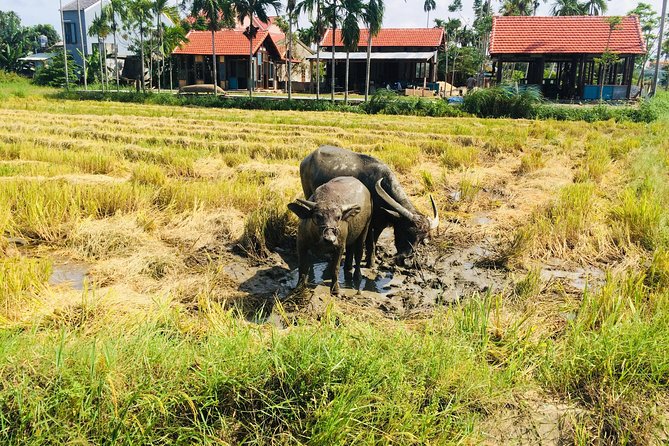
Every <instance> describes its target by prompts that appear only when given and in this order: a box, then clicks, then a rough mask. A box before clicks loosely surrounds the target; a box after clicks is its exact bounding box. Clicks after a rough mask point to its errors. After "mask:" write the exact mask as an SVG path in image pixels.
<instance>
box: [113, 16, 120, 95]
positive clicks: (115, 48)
mask: <svg viewBox="0 0 669 446" xmlns="http://www.w3.org/2000/svg"><path fill="white" fill-rule="evenodd" d="M115 14H116V12H115V11H114V9H112V17H113V19H114V72H115V73H116V92H117V93H118V92H119V90H120V85H121V83H120V82H119V73H118V46H117V45H118V43H117V42H116V15H115Z"/></svg>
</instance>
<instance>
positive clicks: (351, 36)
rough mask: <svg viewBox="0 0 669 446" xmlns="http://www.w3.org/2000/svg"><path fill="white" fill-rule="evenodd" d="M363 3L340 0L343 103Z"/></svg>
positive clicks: (358, 35)
mask: <svg viewBox="0 0 669 446" xmlns="http://www.w3.org/2000/svg"><path fill="white" fill-rule="evenodd" d="M364 6H365V5H364V4H363V3H362V2H361V1H360V0H342V7H343V9H344V19H343V20H342V26H341V40H342V43H343V44H344V49H346V77H345V78H344V103H345V104H348V77H349V64H350V60H349V58H350V54H351V51H355V50H357V49H358V43H359V42H360V26H359V24H358V20H359V18H360V17H361V16H362V14H363V8H364Z"/></svg>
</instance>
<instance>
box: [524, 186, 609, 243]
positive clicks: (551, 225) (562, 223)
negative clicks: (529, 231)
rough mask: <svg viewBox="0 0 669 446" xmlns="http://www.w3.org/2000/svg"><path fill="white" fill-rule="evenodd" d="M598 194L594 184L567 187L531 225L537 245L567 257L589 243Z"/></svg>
mask: <svg viewBox="0 0 669 446" xmlns="http://www.w3.org/2000/svg"><path fill="white" fill-rule="evenodd" d="M595 191H596V188H595V185H594V184H593V183H591V182H587V183H575V184H571V185H569V186H566V187H564V188H563V189H562V190H561V191H560V195H559V197H558V199H557V200H555V201H554V202H553V203H552V204H550V205H549V206H548V208H547V209H546V210H545V212H544V213H543V214H542V215H539V216H537V217H536V219H535V221H534V222H533V223H532V226H533V228H534V230H533V232H534V234H535V239H536V242H538V243H539V244H540V245H541V246H543V247H544V248H547V249H549V250H550V251H552V252H553V253H555V254H565V253H566V252H567V251H569V250H572V249H574V248H575V247H576V246H577V244H578V243H579V242H580V241H582V240H586V239H587V237H586V236H587V235H588V234H589V229H590V228H591V227H592V225H593V221H592V220H593V215H594V205H593V201H594V199H595Z"/></svg>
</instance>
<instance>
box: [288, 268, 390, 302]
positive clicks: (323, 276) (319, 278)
mask: <svg viewBox="0 0 669 446" xmlns="http://www.w3.org/2000/svg"><path fill="white" fill-rule="evenodd" d="M327 266H328V263H327V262H318V263H316V264H314V265H313V268H311V269H310V271H309V275H308V277H307V280H308V282H309V283H310V284H312V285H314V284H315V285H324V284H327V286H330V284H331V280H330V276H329V273H327V271H326V270H327ZM298 274H299V273H298V270H297V268H296V269H293V270H292V271H290V274H289V275H288V276H287V277H286V278H284V279H283V280H282V281H281V283H282V285H285V286H287V287H288V288H290V289H293V288H295V287H296V286H297V280H298ZM346 276H347V274H345V273H344V269H343V268H339V277H338V280H339V287H340V288H342V289H349V290H354V291H357V289H356V287H355V284H354V283H353V280H352V278H351V277H346ZM392 281H393V273H392V272H391V271H379V273H378V274H374V273H373V272H372V271H370V270H368V269H366V268H363V269H362V279H361V281H360V287H359V290H360V291H369V292H372V293H377V294H388V293H389V292H390V291H391V289H392V286H391V282H392Z"/></svg>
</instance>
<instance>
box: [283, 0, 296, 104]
mask: <svg viewBox="0 0 669 446" xmlns="http://www.w3.org/2000/svg"><path fill="white" fill-rule="evenodd" d="M296 8H297V3H296V2H295V0H288V2H287V3H286V12H287V13H288V50H287V52H286V54H287V56H288V58H287V59H288V60H287V64H288V99H289V100H290V99H292V98H293V70H292V68H293V66H292V59H293V20H295V12H296V11H295V10H296Z"/></svg>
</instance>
